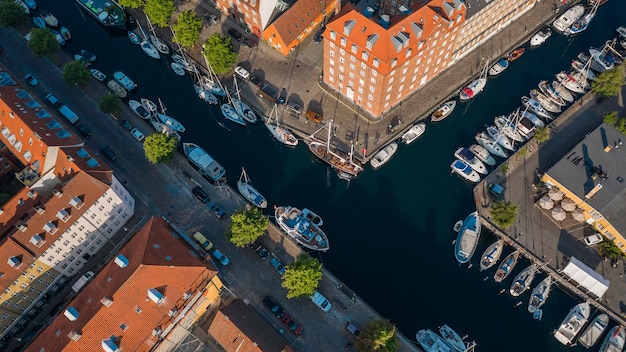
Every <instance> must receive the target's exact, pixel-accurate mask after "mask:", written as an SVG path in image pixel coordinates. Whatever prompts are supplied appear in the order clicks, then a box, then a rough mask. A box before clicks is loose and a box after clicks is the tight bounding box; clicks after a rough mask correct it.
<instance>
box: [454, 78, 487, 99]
mask: <svg viewBox="0 0 626 352" xmlns="http://www.w3.org/2000/svg"><path fill="white" fill-rule="evenodd" d="M486 84H487V79H486V78H483V77H480V78H478V79H477V80H475V81H473V82H471V83H470V84H468V85H467V86H465V88H463V89H461V93H459V99H460V100H461V101H468V100H470V99H472V98H473V97H475V96H476V94H478V93H480V92H482V91H483V89H485V85H486Z"/></svg>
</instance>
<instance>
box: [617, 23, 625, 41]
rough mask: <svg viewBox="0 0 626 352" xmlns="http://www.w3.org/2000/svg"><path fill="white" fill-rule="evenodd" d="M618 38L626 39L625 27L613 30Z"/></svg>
mask: <svg viewBox="0 0 626 352" xmlns="http://www.w3.org/2000/svg"><path fill="white" fill-rule="evenodd" d="M615 31H616V32H617V34H619V36H620V37H622V38H624V39H626V27H624V26H620V27H617V29H616V30H615Z"/></svg>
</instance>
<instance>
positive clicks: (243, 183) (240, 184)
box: [237, 167, 267, 209]
mask: <svg viewBox="0 0 626 352" xmlns="http://www.w3.org/2000/svg"><path fill="white" fill-rule="evenodd" d="M237 189H238V190H239V193H241V195H242V196H243V197H244V198H245V199H247V200H248V201H249V202H250V203H252V205H254V206H255V207H257V208H261V209H265V208H267V200H266V199H265V197H263V195H262V194H261V193H259V191H257V190H256V189H255V188H254V187H252V183H251V182H250V177H248V174H247V173H246V170H245V169H244V168H243V167H242V168H241V176H239V181H237Z"/></svg>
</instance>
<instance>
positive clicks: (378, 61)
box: [372, 59, 380, 74]
mask: <svg viewBox="0 0 626 352" xmlns="http://www.w3.org/2000/svg"><path fill="white" fill-rule="evenodd" d="M372 65H374V67H378V66H379V65H380V60H378V59H374V60H373V61H372ZM374 72H376V70H372V74H374Z"/></svg>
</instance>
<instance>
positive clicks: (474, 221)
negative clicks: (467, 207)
mask: <svg viewBox="0 0 626 352" xmlns="http://www.w3.org/2000/svg"><path fill="white" fill-rule="evenodd" d="M474 173H475V171H474ZM480 231H481V223H480V215H479V214H478V212H477V211H475V212H473V213H471V214H469V215H468V216H467V217H466V218H465V220H463V225H462V226H461V229H460V230H459V233H458V234H457V237H456V241H455V242H454V256H455V257H456V260H457V262H459V264H464V263H467V262H469V260H470V259H471V258H472V256H473V255H474V252H475V251H476V247H477V246H478V240H479V239H480Z"/></svg>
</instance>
